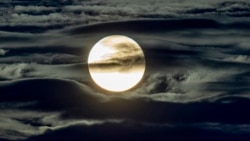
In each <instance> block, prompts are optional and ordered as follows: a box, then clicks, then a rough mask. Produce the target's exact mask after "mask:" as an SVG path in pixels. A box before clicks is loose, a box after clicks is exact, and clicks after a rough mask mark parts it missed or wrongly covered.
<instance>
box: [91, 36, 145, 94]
mask: <svg viewBox="0 0 250 141" xmlns="http://www.w3.org/2000/svg"><path fill="white" fill-rule="evenodd" d="M88 67H89V72H90V76H91V78H92V79H93V81H94V82H95V83H96V84H97V85H98V86H99V87H101V88H102V89H105V90H108V91H112V92H123V91H127V90H129V89H132V88H133V87H135V86H136V85H137V84H138V83H139V82H140V81H141V79H142V78H143V75H144V72H145V67H146V62H145V57H144V53H143V51H142V49H141V47H140V46H139V44H137V43H136V42H135V41H134V40H133V39H131V38H129V37H127V36H122V35H111V36H107V37H104V38H102V39H101V40H99V41H98V42H97V43H96V44H95V45H94V46H93V48H92V49H91V51H90V53H89V57H88Z"/></svg>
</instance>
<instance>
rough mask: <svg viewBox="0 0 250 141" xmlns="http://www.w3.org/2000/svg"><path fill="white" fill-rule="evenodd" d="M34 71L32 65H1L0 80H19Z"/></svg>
mask: <svg viewBox="0 0 250 141" xmlns="http://www.w3.org/2000/svg"><path fill="white" fill-rule="evenodd" d="M31 71H34V68H33V67H32V64H25V63H20V64H1V65H0V78H1V79H19V78H22V77H25V76H26V74H27V73H29V72H31Z"/></svg>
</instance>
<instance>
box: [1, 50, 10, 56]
mask: <svg viewBox="0 0 250 141" xmlns="http://www.w3.org/2000/svg"><path fill="white" fill-rule="evenodd" d="M7 52H8V50H4V49H0V56H4V55H5V54H6V53H7Z"/></svg>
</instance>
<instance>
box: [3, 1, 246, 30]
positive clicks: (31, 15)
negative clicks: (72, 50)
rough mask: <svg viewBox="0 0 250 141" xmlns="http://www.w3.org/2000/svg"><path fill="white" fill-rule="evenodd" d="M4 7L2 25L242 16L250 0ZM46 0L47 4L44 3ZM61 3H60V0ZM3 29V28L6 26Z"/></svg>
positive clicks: (67, 3) (84, 2)
mask: <svg viewBox="0 0 250 141" xmlns="http://www.w3.org/2000/svg"><path fill="white" fill-rule="evenodd" d="M11 4H12V6H11V7H3V8H2V10H1V11H3V14H2V15H3V16H2V17H1V18H0V23H1V25H2V26H9V25H12V26H31V25H32V26H50V27H51V26H54V25H76V24H81V25H82V24H92V23H100V22H110V21H120V20H131V19H148V18H149V19H159V18H163V19H164V18H171V17H172V18H179V17H202V16H206V17H208V16H211V17H216V16H229V17H230V16H233V17H234V16H241V17H247V16H249V14H250V11H249V7H250V3H249V2H247V1H244V0H239V1H237V2H236V1H233V0H230V1H215V0H213V1H207V2H201V1H197V0H191V1H188V2H186V1H183V2H179V1H173V0H167V1H163V0H157V1H155V0H149V1H147V3H145V2H144V1H141V0H135V1H115V0H107V1H105V2H103V1H74V2H73V1H71V2H63V3H60V4H61V6H58V5H57V2H55V3H46V2H41V3H39V4H37V3H31V4H29V5H25V4H19V3H11ZM43 4H46V5H47V6H45V5H43ZM58 4H59V3H58ZM58 28H59V27H58ZM3 29H4V28H3Z"/></svg>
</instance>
